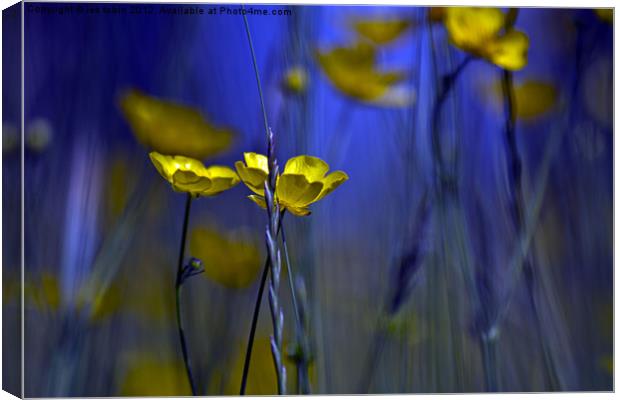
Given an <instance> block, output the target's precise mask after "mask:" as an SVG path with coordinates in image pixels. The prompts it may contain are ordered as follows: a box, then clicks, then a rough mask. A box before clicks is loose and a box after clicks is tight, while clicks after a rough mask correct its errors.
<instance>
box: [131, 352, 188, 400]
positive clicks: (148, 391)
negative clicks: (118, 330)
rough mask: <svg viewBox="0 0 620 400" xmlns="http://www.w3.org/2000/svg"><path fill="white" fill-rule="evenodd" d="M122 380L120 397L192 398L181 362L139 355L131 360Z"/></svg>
mask: <svg viewBox="0 0 620 400" xmlns="http://www.w3.org/2000/svg"><path fill="white" fill-rule="evenodd" d="M128 364H129V367H128V368H127V371H126V373H125V376H123V378H122V379H121V380H120V385H119V395H120V396H123V397H125V396H157V397H161V396H190V395H191V389H190V387H189V382H188V380H187V375H186V373H185V366H184V364H183V363H182V362H181V361H172V360H160V359H158V358H157V357H153V356H150V355H146V354H144V355H137V356H134V357H132V359H131V360H129V363H128Z"/></svg>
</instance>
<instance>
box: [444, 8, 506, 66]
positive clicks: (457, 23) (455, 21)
mask: <svg viewBox="0 0 620 400" xmlns="http://www.w3.org/2000/svg"><path fill="white" fill-rule="evenodd" d="M505 21H506V16H505V14H504V13H503V12H502V11H501V10H500V9H498V8H489V7H447V8H446V10H445V18H444V23H445V26H446V29H447V31H448V35H449V36H450V41H451V42H452V43H453V44H454V45H455V46H456V47H459V48H460V49H462V50H465V51H468V52H471V53H474V54H475V55H480V51H481V50H482V48H483V47H484V46H485V44H487V43H488V42H489V41H490V40H492V39H493V37H495V36H497V35H498V34H499V32H500V31H501V29H502V28H503V27H504V24H505Z"/></svg>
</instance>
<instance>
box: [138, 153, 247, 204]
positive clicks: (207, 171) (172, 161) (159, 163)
mask: <svg viewBox="0 0 620 400" xmlns="http://www.w3.org/2000/svg"><path fill="white" fill-rule="evenodd" d="M149 157H150V158H151V161H152V162H153V165H154V166H155V168H157V171H158V172H159V174H160V175H161V176H162V177H163V178H164V179H165V180H167V181H168V182H170V184H171V185H172V188H173V189H174V190H175V191H177V192H186V193H190V194H192V196H214V195H216V194H218V193H221V192H223V191H225V190H228V189H230V188H232V187H233V186H235V185H236V184H237V183H239V177H238V176H237V174H236V173H235V171H233V170H232V169H231V168H228V167H224V166H220V165H212V166H210V167H205V166H204V164H203V163H201V162H200V161H198V160H194V159H193V158H189V157H183V156H165V155H162V154H159V153H157V152H151V153H150V154H149Z"/></svg>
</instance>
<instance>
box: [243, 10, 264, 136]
mask: <svg viewBox="0 0 620 400" xmlns="http://www.w3.org/2000/svg"><path fill="white" fill-rule="evenodd" d="M241 10H242V14H243V23H244V24H245V33H246V34H247V36H248V44H249V45H250V54H251V55H252V65H253V66H254V75H255V77H256V86H257V87H258V97H259V98H260V105H261V110H262V112H263V123H264V125H265V135H267V139H269V122H268V121H267V110H266V108H265V98H264V97H263V89H262V87H261V84H260V74H259V72H258V63H257V62H256V54H255V53H254V45H253V44H252V33H251V32H250V24H249V23H248V17H247V16H246V15H245V5H244V4H242V5H241Z"/></svg>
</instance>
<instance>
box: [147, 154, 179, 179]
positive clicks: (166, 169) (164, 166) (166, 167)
mask: <svg viewBox="0 0 620 400" xmlns="http://www.w3.org/2000/svg"><path fill="white" fill-rule="evenodd" d="M149 158H150V159H151V162H152V163H153V165H154V166H155V168H156V169H157V172H159V174H160V175H161V176H162V177H163V178H164V179H165V180H167V181H168V182H171V181H172V174H174V171H175V170H176V168H175V167H174V162H173V161H172V157H171V156H165V155H163V154H159V153H158V152H156V151H152V152H150V153H149Z"/></svg>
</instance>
